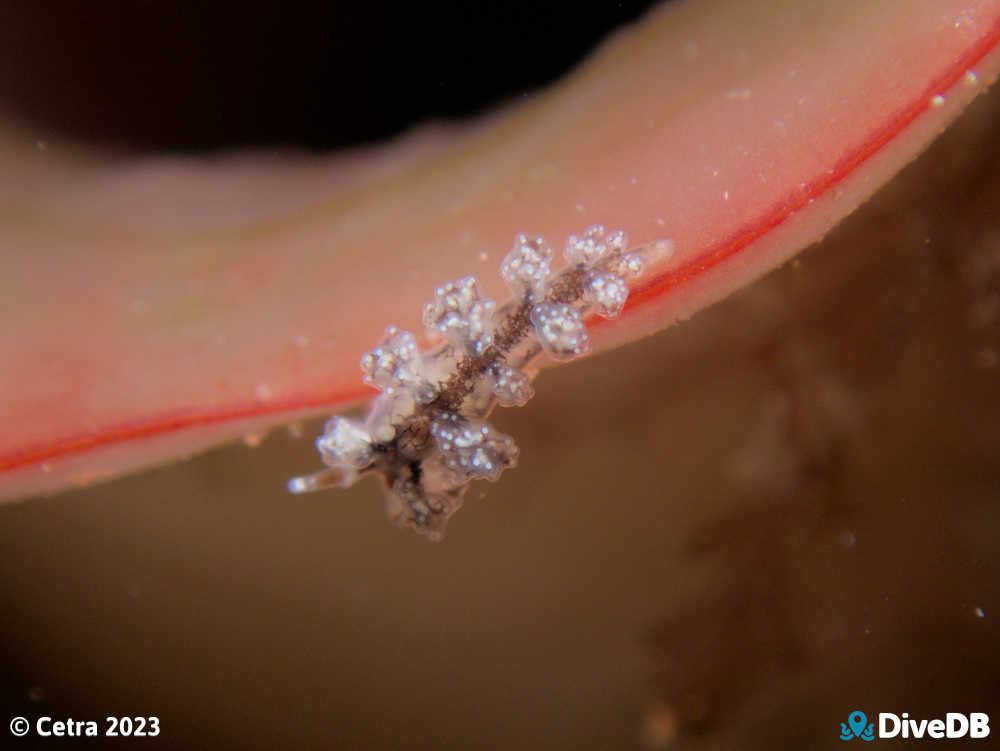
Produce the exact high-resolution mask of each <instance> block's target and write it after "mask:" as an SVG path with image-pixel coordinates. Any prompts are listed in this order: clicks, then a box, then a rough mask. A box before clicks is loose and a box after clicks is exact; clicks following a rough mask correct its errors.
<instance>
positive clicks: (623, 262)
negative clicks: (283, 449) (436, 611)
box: [288, 225, 670, 540]
mask: <svg viewBox="0 0 1000 751" xmlns="http://www.w3.org/2000/svg"><path fill="white" fill-rule="evenodd" d="M669 250H670V248H669V243H663V242H660V243H655V244H650V245H646V246H642V247H638V248H633V249H631V250H629V249H627V239H626V236H625V233H624V232H622V231H620V230H615V231H612V232H607V231H605V229H604V227H603V226H601V225H595V226H593V227H590V228H588V229H587V230H586V231H584V232H583V233H582V234H580V235H571V236H570V237H569V239H568V240H567V241H566V247H565V252H564V254H565V257H566V261H567V262H568V265H566V266H565V267H563V268H562V269H561V270H559V271H556V272H554V271H553V270H552V261H553V251H552V247H551V246H550V245H549V244H548V243H547V242H546V241H545V240H544V239H543V238H541V237H532V236H529V235H524V234H521V235H518V236H517V237H516V238H515V240H514V247H513V248H512V249H511V251H510V253H508V254H507V256H506V258H504V260H503V263H502V264H501V266H500V273H501V275H502V276H503V278H504V281H505V282H506V283H507V286H508V287H510V290H511V292H512V293H513V297H512V298H511V300H509V301H508V302H507V303H505V304H504V305H502V306H497V304H496V303H495V302H494V301H493V300H486V299H483V298H482V296H481V294H480V291H479V285H478V283H477V282H476V280H475V279H474V278H473V277H471V276H468V277H463V278H462V279H459V280H457V281H455V282H450V283H448V284H444V285H442V286H440V287H438V288H437V289H436V290H435V292H434V299H433V300H432V301H431V302H429V303H427V304H426V305H425V306H424V310H423V323H424V326H425V327H426V329H427V333H428V335H429V336H430V337H431V339H432V340H434V341H436V342H438V345H437V346H436V347H434V348H432V349H431V350H430V351H427V352H421V351H420V350H419V349H418V347H417V340H416V338H415V337H414V335H413V334H411V333H410V332H408V331H402V330H400V329H398V328H396V327H395V326H389V327H388V328H387V329H386V331H385V335H384V337H383V339H382V342H381V344H379V345H378V346H377V347H375V349H373V350H371V351H370V352H368V353H367V354H365V355H364V356H363V357H362V358H361V371H362V373H363V378H364V381H365V383H368V384H370V385H372V386H374V387H375V388H377V389H379V390H380V391H381V392H382V393H381V394H379V395H378V396H377V397H375V399H374V400H373V401H372V404H371V406H370V409H369V411H368V415H367V417H366V418H365V419H364V420H354V419H351V418H347V417H341V416H336V417H333V418H331V419H330V420H329V421H328V422H327V424H326V426H325V428H324V430H323V434H322V435H321V436H320V437H319V438H317V439H316V447H317V448H318V449H319V453H320V456H321V458H322V460H323V463H324V464H325V465H326V468H325V469H322V470H320V471H318V472H315V473H313V474H310V475H304V476H301V477H294V478H292V479H291V480H290V481H289V483H288V489H289V490H290V491H291V492H293V493H305V492H309V491H313V490H319V489H321V488H327V487H331V486H342V487H347V486H349V485H352V484H354V482H356V481H357V479H358V478H359V477H361V476H362V475H365V474H371V473H377V474H380V475H381V476H382V481H383V487H384V489H385V497H386V507H387V511H388V514H389V516H390V518H391V519H393V520H394V521H396V522H398V523H401V524H405V525H409V526H412V527H413V528H414V529H416V530H417V531H418V532H421V533H423V534H425V535H427V536H428V537H429V538H431V539H433V540H439V539H441V537H442V535H443V533H444V528H445V525H446V524H447V522H448V519H449V518H450V517H451V515H452V514H454V513H455V511H457V510H458V508H459V507H460V506H461V505H462V498H463V496H464V494H465V491H466V490H467V488H468V486H469V483H470V482H471V481H472V480H475V479H479V478H485V479H487V480H490V481H494V482H495V481H496V480H498V479H499V477H500V474H501V473H502V472H503V470H505V469H507V468H508V467H513V466H514V465H515V464H516V463H517V457H518V448H517V444H516V443H515V442H514V439H513V438H511V437H510V436H508V435H505V434H504V433H501V432H500V431H498V430H497V429H496V428H494V427H493V426H492V425H490V424H489V422H487V421H486V418H487V417H488V416H489V415H490V413H491V412H492V411H493V408H494V407H495V406H496V405H497V404H500V405H501V406H504V407H514V406H521V405H523V404H525V403H526V402H527V401H528V400H529V399H530V398H531V397H532V396H533V394H534V389H533V388H532V386H531V381H532V379H533V378H534V376H535V374H536V373H537V370H538V360H539V359H540V356H541V355H542V353H545V354H548V355H549V356H550V357H553V358H555V359H557V360H569V359H572V358H575V357H579V356H580V355H583V354H585V353H586V352H587V351H588V349H589V347H590V338H589V336H588V334H587V327H586V325H585V323H584V318H585V316H586V315H587V314H588V313H590V312H594V313H596V314H597V315H600V316H604V317H605V318H613V317H615V316H617V315H618V314H619V313H620V312H621V310H622V307H623V306H624V305H625V301H626V299H627V297H628V292H629V286H628V284H629V281H630V280H634V279H635V278H636V277H638V276H640V275H641V274H642V273H643V270H644V268H645V267H647V266H648V265H651V264H655V263H656V262H657V261H659V260H660V258H661V257H663V256H664V255H666V254H668V253H669Z"/></svg>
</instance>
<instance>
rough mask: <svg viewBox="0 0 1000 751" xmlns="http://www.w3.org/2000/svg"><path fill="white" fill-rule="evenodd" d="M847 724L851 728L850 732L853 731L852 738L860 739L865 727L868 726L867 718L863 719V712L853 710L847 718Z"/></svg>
mask: <svg viewBox="0 0 1000 751" xmlns="http://www.w3.org/2000/svg"><path fill="white" fill-rule="evenodd" d="M847 724H848V725H850V726H851V730H852V731H854V736H855V737H856V738H860V737H861V734H862V733H863V732H865V725H867V724H868V718H867V717H865V713H864V712H859V711H858V710H856V709H855V710H854V711H853V712H851V714H850V715H849V716H848V718H847Z"/></svg>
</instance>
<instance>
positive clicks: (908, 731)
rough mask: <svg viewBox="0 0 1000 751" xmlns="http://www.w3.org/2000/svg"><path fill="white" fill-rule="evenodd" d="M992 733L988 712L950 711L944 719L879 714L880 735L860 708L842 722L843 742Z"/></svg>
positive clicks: (975, 736) (976, 736) (979, 735)
mask: <svg viewBox="0 0 1000 751" xmlns="http://www.w3.org/2000/svg"><path fill="white" fill-rule="evenodd" d="M989 734H990V716H989V715H988V714H986V713H985V712H970V713H969V714H962V713H961V712H948V713H947V714H946V715H945V716H944V718H943V719H942V718H935V719H929V720H928V719H921V720H915V719H912V718H911V717H910V715H909V713H907V712H903V713H902V714H899V715H897V714H893V713H892V712H879V714H878V734H877V735H876V733H875V723H874V722H868V716H867V715H866V714H865V713H864V712H862V711H861V710H860V709H855V710H854V711H853V712H851V713H850V714H849V715H847V722H842V723H840V740H842V741H853V740H855V739H856V738H857V739H860V740H862V741H873V740H875V739H876V738H905V739H907V740H920V739H923V738H932V739H936V738H966V737H968V738H976V739H978V738H987V737H988V736H989Z"/></svg>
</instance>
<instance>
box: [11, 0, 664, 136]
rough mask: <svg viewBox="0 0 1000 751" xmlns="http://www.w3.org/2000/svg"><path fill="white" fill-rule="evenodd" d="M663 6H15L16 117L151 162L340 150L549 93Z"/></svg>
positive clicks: (118, 1) (44, 131) (46, 131)
mask: <svg viewBox="0 0 1000 751" xmlns="http://www.w3.org/2000/svg"><path fill="white" fill-rule="evenodd" d="M650 5H652V3H651V2H649V0H624V1H623V2H600V3H569V2H558V3H541V4H539V3H474V2H444V3H409V2H399V1H394V2H381V3H345V2H329V3H318V2H301V1H298V2H295V1H293V2H287V3H269V4H265V5H254V4H247V3H236V2H217V3H214V2H213V3H201V4H189V3H170V2H155V1H154V2H134V0H100V1H99V2H93V3H76V2H64V1H61V0H46V1H45V2H39V3H6V4H5V5H4V7H3V8H2V9H0V49H2V50H3V51H4V54H3V57H2V61H0V109H2V110H3V111H4V112H6V113H9V114H12V115H15V116H17V117H19V118H20V119H23V120H25V121H26V122H27V123H28V124H30V125H31V126H32V127H33V128H35V129H37V130H39V132H40V133H41V136H40V137H45V136H47V135H50V134H52V133H57V134H59V135H62V136H72V137H78V138H84V139H88V140H94V141H99V142H108V143H113V144H116V145H119V146H125V147H131V148H134V149H141V150H154V151H164V150H187V151H194V150H198V151H200V150H210V149H221V148H240V147H249V146H298V147H304V148H311V149H330V148H337V147H343V146H348V145H354V144H358V143H368V142H371V141H376V140H381V139H383V138H386V137H389V136H392V135H395V134H398V133H400V132H402V131H404V130H406V129H407V128H409V127H411V126H413V125H415V124H418V123H421V122H423V121H425V120H428V119H439V118H458V117H462V116H465V115H469V114H472V113H476V112H479V111H481V110H483V109H485V108H487V107H489V106H490V105H493V104H496V103H498V102H500V101H504V100H509V99H511V98H516V97H519V96H522V95H524V94H526V93H528V92H530V91H532V90H534V89H536V88H538V87H540V86H543V85H545V84H548V83H550V82H552V81H554V80H555V79H557V78H558V77H559V76H561V75H563V74H564V73H565V72H566V71H568V70H569V69H571V68H572V67H573V66H574V65H575V64H576V63H578V62H579V61H580V60H581V59H582V58H583V57H584V56H585V55H586V54H587V53H588V52H589V51H590V50H591V49H592V48H593V47H594V46H595V45H596V44H597V43H598V42H599V41H600V40H601V39H603V38H604V37H605V36H606V35H607V34H608V33H609V32H610V31H611V30H613V29H614V28H616V27H618V26H620V25H621V24H624V23H628V22H630V21H633V20H635V19H636V18H637V17H638V16H639V15H641V14H642V12H643V11H644V10H646V9H647V8H648V7H649V6H650Z"/></svg>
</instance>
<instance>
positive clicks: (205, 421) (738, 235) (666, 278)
mask: <svg viewBox="0 0 1000 751" xmlns="http://www.w3.org/2000/svg"><path fill="white" fill-rule="evenodd" d="M998 43H1000V19H998V20H997V21H996V22H995V23H994V25H993V27H992V28H991V29H990V30H989V32H988V33H987V34H986V35H985V36H984V37H982V38H981V39H980V40H979V41H978V42H976V43H975V44H974V45H973V46H972V47H970V48H969V49H968V50H967V51H966V53H965V54H964V55H962V56H961V57H960V58H959V59H958V60H957V61H956V62H955V64H954V65H952V66H951V68H949V69H948V70H947V71H945V73H944V74H943V75H941V76H940V77H938V78H937V79H934V80H933V81H931V82H930V83H929V84H928V85H927V86H926V87H925V88H924V89H923V90H922V91H921V93H920V94H919V95H918V97H917V98H916V99H915V100H914V101H913V102H912V103H911V104H909V105H908V106H906V107H904V108H902V109H901V110H900V111H898V112H896V113H895V115H894V116H893V117H892V118H890V119H889V120H888V121H886V122H885V123H884V124H883V125H882V126H881V127H879V128H877V129H876V130H874V131H873V132H872V133H871V134H869V136H868V137H867V138H865V139H864V140H863V141H862V142H861V143H860V144H859V145H858V146H857V147H855V148H854V149H851V150H849V151H848V152H846V153H845V154H844V155H843V156H842V157H841V158H840V159H839V160H838V161H837V162H836V164H835V165H834V167H833V169H832V171H830V170H828V171H826V172H824V173H823V175H822V176H820V177H818V178H816V179H815V180H813V181H811V182H809V183H807V184H806V186H805V187H804V188H799V189H797V190H794V191H792V192H790V193H789V194H787V195H786V196H785V197H783V198H781V199H779V200H778V201H776V202H775V203H774V204H772V206H771V207H770V208H768V209H767V210H766V211H764V212H763V213H762V214H761V215H760V216H758V217H756V218H755V219H753V220H751V221H749V222H747V223H746V224H744V225H743V226H741V227H740V228H739V229H737V230H736V231H735V232H733V233H732V234H731V235H730V236H729V237H727V238H725V239H723V240H722V241H720V242H718V243H716V244H715V245H714V246H712V247H709V248H707V249H706V250H705V252H703V253H701V254H700V255H698V256H697V257H695V258H693V259H692V260H691V261H689V262H687V263H685V264H683V265H681V266H679V267H677V268H675V269H673V270H672V271H670V272H669V273H667V274H663V275H662V276H659V277H657V278H655V279H652V280H650V281H649V282H648V283H647V284H645V285H643V286H642V287H639V288H638V289H636V290H634V291H633V292H632V293H631V294H630V295H629V300H628V304H627V305H626V307H625V309H626V311H627V310H631V309H634V308H637V307H640V306H643V305H648V304H649V303H652V302H654V301H655V300H658V299H659V298H660V297H662V296H663V295H665V294H668V293H669V292H670V291H671V290H673V289H676V288H677V287H680V286H681V285H683V284H684V283H686V282H688V281H690V280H692V279H694V278H697V277H698V276H699V275H700V274H702V273H704V272H705V271H708V270H710V269H712V268H715V267H716V266H718V265H719V264H721V263H723V262H724V261H726V260H728V259H729V258H732V257H733V256H735V255H736V254H737V253H739V252H741V251H742V250H744V249H746V248H747V247H748V246H750V245H751V244H753V243H754V242H756V241H757V240H759V239H760V238H762V237H763V236H764V235H766V234H767V233H768V232H770V231H771V230H773V229H775V228H776V227H778V226H780V225H781V224H783V223H784V222H785V221H786V220H787V219H788V218H789V217H791V216H792V215H793V214H795V213H796V212H797V211H799V210H800V209H802V208H804V207H806V206H807V205H808V204H809V203H810V201H813V200H815V199H816V198H818V197H819V196H821V195H823V194H824V193H826V192H827V191H829V190H830V189H831V188H833V187H835V186H836V185H837V184H839V183H841V182H843V181H844V180H845V179H846V178H847V177H849V176H850V175H851V174H852V173H853V172H854V171H855V170H856V169H857V168H858V167H860V166H861V165H862V164H864V163H865V162H866V161H868V160H869V159H870V158H871V157H872V156H874V155H875V154H876V153H878V152H879V151H880V150H881V149H883V148H884V147H885V146H886V145H887V144H888V143H889V142H890V141H892V139H893V138H895V137H896V136H897V135H898V134H899V133H901V132H902V131H903V130H904V129H905V128H906V127H907V126H909V125H910V123H912V122H913V121H914V120H916V119H917V118H918V117H920V115H922V114H923V113H924V112H926V111H927V110H928V109H930V107H931V104H930V102H931V98H932V97H933V96H935V95H937V94H940V93H943V92H945V91H947V90H949V89H951V88H952V87H953V86H954V85H955V84H956V83H957V82H958V81H959V79H960V78H961V77H962V76H964V75H965V74H966V72H967V71H968V70H969V69H971V68H973V67H974V66H975V65H976V63H978V62H979V61H980V60H982V59H983V58H984V57H986V55H987V54H989V53H990V52H991V51H992V50H993V49H994V48H995V47H996V46H997V44H998ZM368 393H369V390H368V389H365V388H363V387H358V388H355V389H348V390H342V391H338V392H333V393H329V394H323V395H315V394H314V395H308V394H298V395H295V396H292V397H288V398H285V399H280V400H275V401H273V402H268V403H267V404H260V403H259V402H243V403H236V404H233V405H230V406H228V407H221V408H218V409H214V410H204V411H199V410H196V409H182V410H174V411H170V412H165V413H163V414H160V415H156V416H154V417H150V418H145V419H138V420H135V421H131V422H125V423H120V424H118V425H112V426H110V427H108V428H105V429H103V430H101V431H99V432H96V433H87V434H82V435H74V436H67V437H65V438H57V439H55V440H53V441H50V442H48V443H45V444H43V445H36V446H29V447H27V448H24V449H20V450H17V451H14V452H11V453H9V454H6V455H3V456H0V475H2V474H4V473H8V472H12V471H14V470H17V469H21V468H23V467H26V466H30V465H32V464H40V463H42V462H45V461H48V460H51V459H56V458H59V457H63V456H69V455H72V454H80V453H83V452H85V451H89V450H91V449H95V448H99V447H102V446H110V445H114V444H119V443H125V442H127V441H134V440H141V439H143V438H154V437H156V436H160V435H166V434H169V433H174V432H177V431H181V430H187V429H190V428H197V427H204V426H208V425H216V424H219V423H225V422H230V421H235V420H240V419H248V418H252V417H262V416H265V415H277V414H283V413H291V412H297V411H303V410H308V409H312V408H319V407H332V406H334V405H337V404H343V403H345V402H349V401H356V400H358V399H361V398H363V397H365V396H367V395H368Z"/></svg>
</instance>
